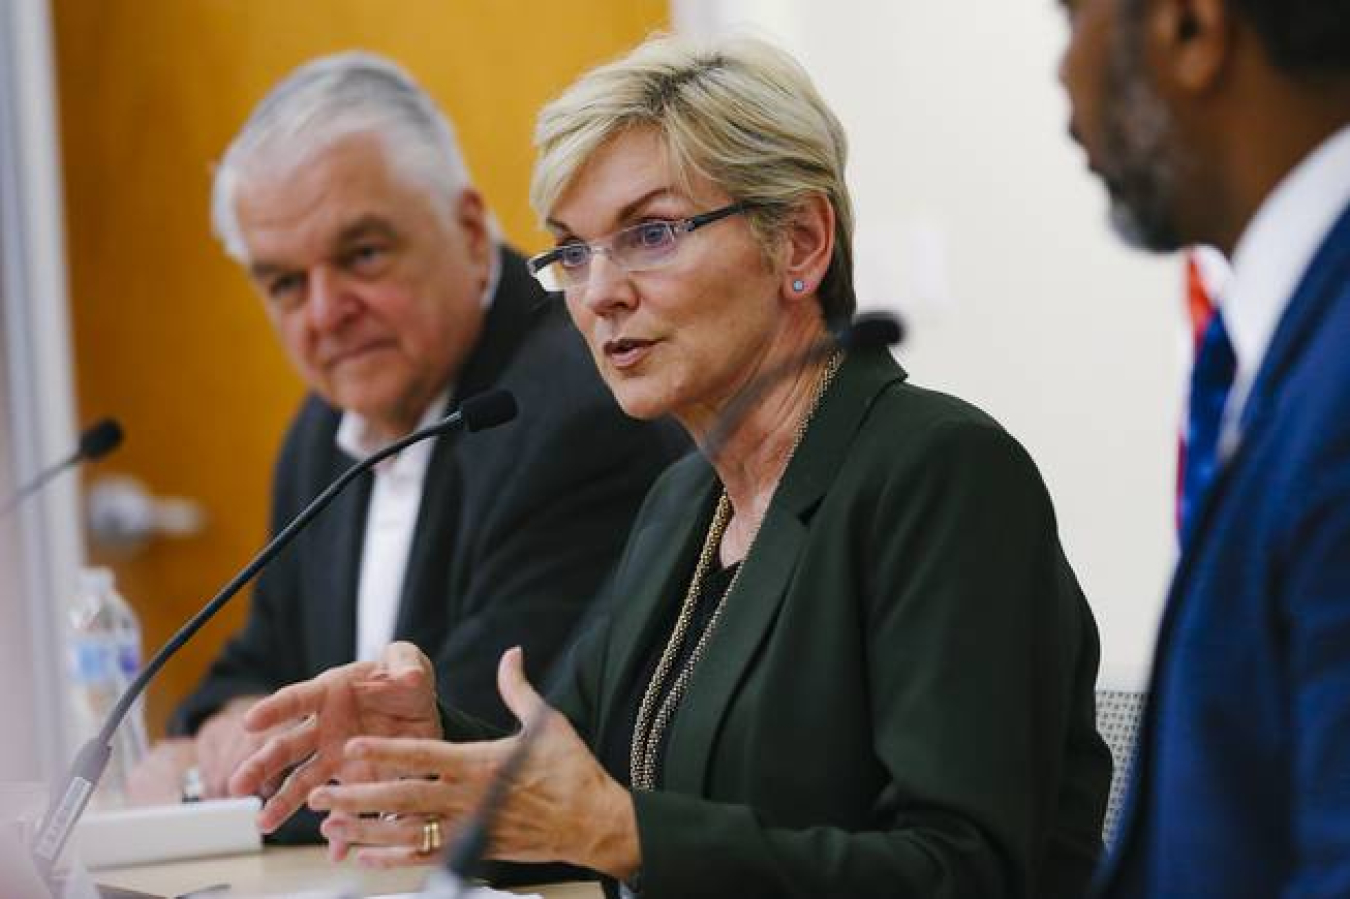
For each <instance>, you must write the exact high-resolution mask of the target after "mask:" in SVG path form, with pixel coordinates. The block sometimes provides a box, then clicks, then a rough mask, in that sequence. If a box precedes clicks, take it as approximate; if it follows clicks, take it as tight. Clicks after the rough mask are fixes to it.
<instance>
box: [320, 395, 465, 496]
mask: <svg viewBox="0 0 1350 899" xmlns="http://www.w3.org/2000/svg"><path fill="white" fill-rule="evenodd" d="M450 389H451V385H446V388H445V389H444V390H442V391H441V392H440V393H439V394H437V395H436V397H435V399H433V400H432V401H431V402H430V403H428V404H427V408H426V411H424V412H423V413H422V418H421V419H420V420H419V421H418V422H417V426H416V427H415V428H413V430H414V431H416V430H420V429H422V428H425V427H427V426H428V425H431V424H433V423H435V422H436V421H437V420H439V419H440V418H441V416H442V415H444V414H445V407H446V405H447V404H448V403H449V401H450ZM408 433H412V431H409V432H408ZM333 439H334V442H335V443H336V444H337V447H338V449H340V450H342V451H343V452H344V453H346V454H347V455H349V456H351V457H352V458H353V459H364V458H365V457H366V456H369V455H370V454H371V453H374V452H378V451H379V450H381V449H383V448H384V447H386V446H388V445H389V444H390V443H392V442H393V441H392V440H388V439H385V438H383V437H381V436H379V435H377V434H376V433H375V429H374V428H372V427H371V425H370V422H369V421H368V420H367V419H366V417H365V416H363V415H360V414H358V413H356V412H344V413H343V414H342V420H341V421H340V422H338V428H337V434H336V436H335V437H334V438H333ZM434 442H435V441H434V440H423V441H422V442H421V443H414V444H413V445H412V446H410V447H408V448H407V449H405V450H403V451H402V452H400V453H398V454H396V455H394V456H392V457H390V458H388V459H385V460H384V461H383V462H381V463H380V464H378V465H376V466H375V470H376V471H388V472H390V473H394V474H400V473H403V472H412V471H414V470H421V469H422V468H425V467H426V463H427V460H428V459H429V458H430V457H431V445H432V444H433V443H434Z"/></svg>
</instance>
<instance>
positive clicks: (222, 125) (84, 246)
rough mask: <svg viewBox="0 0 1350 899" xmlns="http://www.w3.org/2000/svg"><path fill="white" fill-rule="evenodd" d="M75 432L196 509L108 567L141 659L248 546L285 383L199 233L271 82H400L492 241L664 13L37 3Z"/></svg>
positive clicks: (255, 320)
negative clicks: (533, 140) (369, 63)
mask: <svg viewBox="0 0 1350 899" xmlns="http://www.w3.org/2000/svg"><path fill="white" fill-rule="evenodd" d="M52 6H53V19H54V29H55V37H56V51H57V60H58V90H59V95H60V103H61V128H62V152H63V155H64V171H65V189H66V198H65V202H66V212H67V228H68V240H69V257H70V272H71V282H70V283H71V304H72V323H73V325H72V327H73V332H74V335H73V337H74V351H75V357H76V366H77V373H76V374H77V378H76V383H77V390H78V406H79V409H80V413H81V416H82V419H83V420H85V421H88V420H91V419H93V418H95V417H97V416H100V415H108V414H112V415H116V416H117V417H119V418H120V419H121V420H122V422H123V423H124V425H125V427H126V431H127V441H126V445H125V447H124V448H123V449H122V450H121V451H119V453H118V454H117V456H116V457H115V458H114V459H111V460H109V461H108V462H107V463H105V464H104V465H103V466H101V467H100V468H98V469H95V470H94V471H93V472H91V475H92V476H95V477H96V476H98V475H99V474H101V473H106V472H108V471H110V470H111V471H117V472H125V473H129V474H132V475H134V476H136V477H138V478H140V479H142V480H143V481H145V482H146V483H147V484H148V485H149V486H150V487H151V488H152V489H153V490H154V491H156V492H157V493H161V494H170V495H180V496H184V497H190V498H192V499H195V500H198V501H199V502H201V503H202V504H203V506H204V508H205V510H206V513H207V515H208V522H207V528H206V531H205V532H204V533H203V534H202V535H201V536H200V537H196V538H191V539H187V540H183V541H176V542H159V543H156V544H152V545H151V546H150V547H149V548H148V549H146V550H145V551H143V552H141V553H140V554H138V555H135V556H131V557H125V558H105V559H104V560H103V561H109V562H111V563H112V564H113V566H114V567H115V569H116V571H117V574H118V581H119V583H120V585H121V587H122V589H123V592H124V593H125V594H126V595H127V596H128V598H129V599H130V600H131V601H132V603H133V604H134V605H135V606H136V608H137V609H138V611H139V612H140V615H141V619H142V622H143V627H144V631H145V642H146V644H147V647H151V648H153V647H157V646H159V645H160V644H161V643H162V642H163V641H164V640H165V639H167V638H168V637H169V636H170V635H171V634H172V633H173V631H174V630H175V629H176V628H177V627H178V626H179V625H180V624H181V623H182V622H184V621H185V620H186V619H187V618H188V617H189V616H190V615H191V614H192V613H193V612H195V611H196V610H197V609H198V607H199V606H200V605H201V604H202V603H203V602H204V601H205V600H206V599H207V598H209V597H210V596H212V595H213V594H214V592H215V590H216V589H217V588H218V587H219V586H220V585H221V584H223V583H224V582H225V580H226V579H228V578H229V577H230V576H231V575H232V573H233V572H234V571H235V569H237V568H238V567H239V566H240V565H242V564H243V562H244V561H246V560H247V559H248V558H249V557H250V556H251V555H252V553H253V552H254V551H255V550H256V549H257V548H258V547H259V546H260V545H261V542H262V541H263V539H264V537H265V529H266V509H267V495H268V484H269V481H270V473H271V465H272V461H273V457H274V454H275V452H276V450H277V447H278V444H279V441H280V438H281V435H282V433H283V430H284V428H285V425H286V423H287V421H288V420H289V418H290V415H291V413H292V411H293V410H294V408H295V406H296V403H297V401H298V399H299V397H300V396H301V391H302V388H301V384H300V382H299V380H298V379H297V377H296V376H295V375H294V373H293V372H292V371H291V370H290V368H289V366H288V365H287V363H286V361H285V359H284V357H283V356H282V353H281V351H280V349H279V348H278V346H277V344H276V341H275V339H274V338H273V335H272V333H271V330H270V328H269V326H268V324H267V321H266V319H265V316H264V314H263V310H262V308H261V305H260V304H259V302H258V300H256V299H255V297H254V296H253V294H252V293H251V291H250V289H249V287H248V285H247V283H246V281H245V279H244V277H243V274H242V273H241V272H240V271H239V270H238V269H237V268H236V267H235V266H234V265H233V264H232V263H231V262H229V261H228V260H227V259H226V257H225V255H224V254H223V252H222V251H221V249H220V248H219V247H218V246H217V245H216V244H215V242H214V241H213V239H212V238H211V236H210V229H209V224H208V214H207V207H208V202H207V194H208V188H209V184H210V172H211V165H212V161H213V160H215V159H216V158H218V156H219V155H220V153H221V152H222V150H223V149H224V147H225V145H226V144H227V143H228V141H229V140H230V138H231V137H232V136H233V134H234V132H235V131H236V129H237V128H238V127H239V126H240V124H241V123H242V122H243V120H244V118H245V117H246V116H247V114H248V112H249V110H250V109H251V108H252V106H253V105H254V103H256V102H257V100H258V99H259V98H261V97H262V96H263V94H264V93H266V91H267V90H268V89H269V87H270V86H271V85H272V84H274V83H275V82H276V81H277V80H278V79H279V78H281V77H282V76H284V75H285V74H286V73H287V72H289V71H290V70H291V69H293V68H294V67H296V66H297V65H299V64H301V63H302V62H304V61H306V60H308V59H310V58H312V57H314V56H317V55H320V54H324V53H329V52H333V51H337V50H343V49H350V48H358V47H359V48H363V49H368V50H372V51H375V52H378V53H383V54H387V55H389V56H390V57H392V58H394V59H396V60H398V61H399V62H400V63H402V64H403V65H404V66H406V67H407V68H408V69H409V70H410V71H411V72H412V73H413V75H414V77H416V78H417V79H418V80H419V81H420V82H421V83H422V84H423V85H424V86H425V87H426V88H427V89H428V90H429V91H430V92H431V93H432V94H433V95H434V96H435V97H436V99H437V100H438V101H439V102H440V103H441V104H442V107H443V108H444V109H445V110H446V112H447V113H448V114H449V116H450V118H451V119H452V120H453V121H454V123H455V125H456V126H457V128H458V131H459V137H460V140H461V143H462V144H463V147H464V151H465V154H466V156H467V158H468V163H469V166H470V168H471V171H472V172H473V174H474V177H475V181H476V182H477V184H478V186H479V187H480V188H482V190H483V191H484V193H485V194H486V195H487V198H488V201H489V202H490V203H491V204H492V206H493V208H494V210H495V211H496V213H497V215H498V218H499V219H500V221H501V223H502V226H503V228H504V230H505V232H506V234H507V236H508V238H509V239H510V240H512V242H514V243H515V244H516V245H517V246H519V247H521V248H523V249H525V250H531V249H537V248H538V247H539V246H540V245H541V244H542V242H543V235H542V234H541V233H540V232H539V231H537V230H536V229H535V226H534V220H533V215H532V213H531V212H530V211H529V207H528V203H527V200H526V190H527V185H528V176H529V169H530V165H531V162H532V151H531V147H530V133H531V129H532V126H533V120H534V114H535V112H536V111H537V110H538V108H539V107H540V106H541V105H542V104H543V102H544V101H546V100H547V99H549V98H550V97H552V96H554V95H556V94H557V93H558V92H559V91H560V90H561V89H562V88H563V87H564V86H565V85H566V84H567V83H569V82H570V81H571V80H572V79H573V78H574V77H575V76H576V75H577V74H578V73H580V72H581V71H582V70H584V69H586V68H589V67H590V66H592V65H594V64H596V63H598V62H601V61H604V60H606V59H609V58H611V57H613V56H616V55H618V54H619V53H620V52H622V51H623V50H624V49H626V48H627V47H629V46H631V45H633V44H635V43H637V42H638V41H639V40H640V39H641V38H643V37H644V36H646V35H647V34H648V33H650V32H651V31H653V30H657V29H660V28H662V27H665V25H666V22H667V19H668V10H667V4H666V3H665V2H664V0H568V2H567V3H557V2H542V0H537V2H536V0H531V2H524V0H515V2H513V0H495V2H494V0H454V2H451V0H304V2H302V0H53V4H52ZM246 602H247V598H246V597H244V596H241V597H240V598H239V600H238V601H237V602H236V603H235V604H234V606H233V607H232V608H229V609H227V610H226V612H225V613H224V614H223V615H222V616H221V617H220V618H219V619H218V620H217V621H216V622H215V623H213V624H212V625H211V626H210V627H209V628H208V629H207V630H205V631H203V633H202V634H201V635H200V637H199V638H198V639H197V640H196V641H194V642H193V643H192V644H191V645H189V646H188V647H187V648H186V649H185V650H184V652H183V653H182V654H181V655H180V656H179V657H178V659H177V660H176V661H174V662H173V663H172V664H171V665H170V666H169V667H168V668H166V670H165V671H164V672H163V675H162V676H161V677H160V679H159V681H158V682H157V683H156V685H155V686H154V687H153V688H152V690H151V694H150V701H149V710H148V719H149V722H150V726H151V730H152V731H154V732H158V731H159V730H160V729H161V728H162V726H163V722H164V720H165V718H166V717H167V714H168V712H169V710H170V709H171V708H172V706H173V704H174V703H175V702H176V701H177V699H178V697H181V696H182V695H183V693H184V692H185V691H186V690H188V689H189V688H190V687H191V685H192V684H193V683H195V681H196V680H197V678H198V677H199V676H200V674H201V672H202V670H203V668H204V666H205V665H206V664H207V663H208V662H209V661H210V659H211V658H213V657H214V656H215V654H216V653H217V651H218V649H219V647H220V644H221V642H222V641H223V640H224V638H225V637H226V636H228V635H229V634H230V633H231V632H232V631H233V630H235V629H236V628H237V627H238V626H239V625H240V623H241V622H242V620H243V616H244V612H245V609H246Z"/></svg>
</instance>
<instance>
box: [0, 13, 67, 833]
mask: <svg viewBox="0 0 1350 899" xmlns="http://www.w3.org/2000/svg"><path fill="white" fill-rule="evenodd" d="M59 172H60V162H59V157H58V153H57V143H56V106H55V103H54V92H53V89H52V65H51V32H50V22H49V17H48V10H47V5H46V2H45V0H11V2H0V496H4V495H5V494H7V493H8V489H9V488H10V487H12V486H13V485H15V484H18V483H23V482H25V481H28V480H30V479H31V478H32V477H33V476H34V475H36V474H37V472H38V471H39V470H40V469H41V468H42V466H43V465H44V464H50V463H51V462H53V461H56V460H58V459H61V458H64V457H65V456H67V455H68V454H69V453H70V451H71V448H72V447H73V446H74V445H75V434H74V425H73V421H74V414H73V407H74V403H73V395H72V390H71V370H70V365H71V362H70V348H69V327H68V323H67V318H66V315H67V299H66V282H65V261H64V237H63V229H62V223H61V209H62V202H61V194H60V177H59ZM83 556H84V548H83V545H82V543H81V538H80V532H79V523H78V506H77V500H76V486H75V480H74V478H73V477H72V476H70V475H67V476H65V477H64V478H61V479H59V480H57V481H54V482H52V483H50V484H49V485H48V486H47V487H46V488H45V489H44V490H43V491H42V492H41V493H40V494H37V495H35V496H33V497H31V498H30V500H29V501H27V502H25V503H24V504H23V506H22V507H21V508H20V509H18V510H17V512H16V514H14V515H13V516H11V517H9V518H6V519H3V520H0V722H3V725H4V727H5V728H7V729H6V731H5V734H4V736H3V737H0V783H3V782H5V781H15V780H30V781H31V780H37V779H51V778H52V777H53V776H54V775H56V774H58V773H61V771H63V770H64V769H65V766H66V762H67V760H68V759H69V758H70V757H71V755H72V753H71V752H70V749H71V747H70V746H69V745H68V740H67V735H66V733H65V719H64V716H63V711H64V709H65V702H66V690H65V686H64V684H65V681H64V678H63V670H64V665H63V655H62V647H63V645H64V644H63V642H62V636H63V634H62V630H61V628H62V626H63V622H64V611H65V608H66V604H65V602H64V598H65V597H67V596H69V595H70V594H71V591H72V587H73V585H74V580H75V571H76V569H77V567H78V566H79V564H80V563H81V560H82V559H83ZM5 811H6V809H4V808H0V821H3V819H4V813H5Z"/></svg>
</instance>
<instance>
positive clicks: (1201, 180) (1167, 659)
mask: <svg viewBox="0 0 1350 899" xmlns="http://www.w3.org/2000/svg"><path fill="white" fill-rule="evenodd" d="M1066 6H1067V8H1068V10H1069V15H1070V18H1071V20H1072V27H1073V36H1072V39H1071V42H1070V44H1069V48H1068V50H1067V53H1066V54H1065V57H1064V61H1063V64H1062V68H1061V76H1062V79H1063V81H1064V83H1065V85H1066V86H1067V88H1068V91H1069V94H1070V96H1071V98H1072V101H1073V107H1074V112H1073V125H1074V133H1075V135H1076V136H1077V137H1078V139H1079V140H1080V141H1081V142H1082V144H1083V145H1084V147H1085V148H1086V149H1087V153H1088V157H1089V161H1090V164H1091V166H1092V168H1093V169H1094V171H1096V172H1097V173H1098V174H1099V175H1100V176H1101V178H1102V180H1103V181H1105V183H1106V185H1107V186H1108V188H1109V190H1110V193H1111V198H1112V202H1113V218H1114V219H1115V221H1116V223H1117V225H1118V226H1119V230H1121V232H1122V233H1123V234H1124V235H1125V236H1126V237H1127V238H1128V239H1130V240H1131V241H1132V242H1133V243H1135V244H1138V245H1140V246H1143V247H1147V248H1150V249H1154V250H1172V249H1176V248H1179V247H1182V246H1185V245H1188V244H1212V245H1214V246H1216V247H1218V248H1219V249H1220V250H1222V251H1223V252H1224V253H1225V254H1226V255H1228V256H1229V258H1230V259H1231V261H1232V263H1233V268H1234V272H1233V280H1232V282H1231V284H1230V286H1229V288H1228V289H1227V290H1226V291H1225V294H1224V296H1223V297H1222V298H1221V300H1220V305H1219V311H1218V313H1217V314H1216V316H1215V318H1214V319H1213V321H1212V322H1211V323H1210V325H1209V328H1208V330H1207V332H1206V333H1205V336H1204V339H1203V341H1202V345H1201V348H1200V350H1199V352H1198V354H1197V359H1196V364H1195V371H1194V374H1193V378H1192V389H1191V400H1190V407H1189V409H1190V411H1189V418H1190V420H1189V426H1188V435H1187V453H1186V463H1185V468H1184V472H1183V477H1184V486H1183V502H1182V534H1181V537H1182V546H1181V558H1180V562H1179V564H1178V568H1177V571H1176V574H1175V577H1174V580H1173V584H1172V587H1171V592H1170V595H1169V597H1168V603H1167V609H1166V612H1165V614H1164V619H1163V623H1162V627H1161V631H1160V635H1159V642H1158V647H1157V652H1156V656H1155V660H1154V666H1153V679H1152V686H1151V690H1150V697H1149V703H1148V710H1147V712H1146V716H1145V721H1144V729H1143V734H1142V737H1141V740H1140V746H1139V753H1140V755H1139V759H1138V764H1137V767H1136V781H1135V783H1134V785H1133V789H1132V799H1131V800H1130V802H1129V803H1128V808H1127V817H1126V820H1125V823H1124V825H1123V830H1122V833H1121V836H1120V837H1119V843H1118V845H1117V846H1116V847H1115V848H1114V851H1113V852H1112V853H1111V856H1110V859H1109V860H1108V862H1107V864H1106V865H1105V867H1104V869H1103V870H1102V872H1100V878H1099V885H1100V887H1101V890H1102V894H1103V895H1106V896H1111V897H1136V896H1157V897H1187V899H1195V897H1207V896H1214V897H1224V899H1231V897H1242V896H1269V897H1274V896H1283V897H1286V899H1292V897H1324V896H1325V897H1330V896H1350V2H1347V0H1080V2H1069V3H1067V4H1066Z"/></svg>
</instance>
